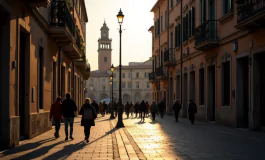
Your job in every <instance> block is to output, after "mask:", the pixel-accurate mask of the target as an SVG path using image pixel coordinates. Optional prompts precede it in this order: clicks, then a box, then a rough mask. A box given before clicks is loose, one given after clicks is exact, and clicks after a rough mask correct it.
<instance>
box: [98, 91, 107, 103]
mask: <svg viewBox="0 0 265 160" xmlns="http://www.w3.org/2000/svg"><path fill="white" fill-rule="evenodd" d="M108 97H109V96H108V95H107V94H105V93H102V94H101V95H100V99H99V100H100V101H101V100H102V99H106V98H108Z"/></svg>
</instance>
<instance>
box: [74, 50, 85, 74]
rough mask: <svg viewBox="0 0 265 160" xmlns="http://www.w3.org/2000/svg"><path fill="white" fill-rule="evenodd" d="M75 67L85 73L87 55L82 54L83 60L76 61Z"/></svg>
mask: <svg viewBox="0 0 265 160" xmlns="http://www.w3.org/2000/svg"><path fill="white" fill-rule="evenodd" d="M75 66H76V68H78V69H80V70H81V72H84V71H85V70H86V69H87V60H86V54H85V53H84V52H83V54H82V58H81V59H79V60H76V64H75Z"/></svg>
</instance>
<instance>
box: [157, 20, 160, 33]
mask: <svg viewBox="0 0 265 160" xmlns="http://www.w3.org/2000/svg"><path fill="white" fill-rule="evenodd" d="M157 26H158V31H157V34H158V35H159V34H160V19H158V24H157Z"/></svg>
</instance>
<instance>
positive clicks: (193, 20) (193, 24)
mask: <svg viewBox="0 0 265 160" xmlns="http://www.w3.org/2000/svg"><path fill="white" fill-rule="evenodd" d="M195 15H196V10H195V7H192V26H191V30H192V32H191V33H192V35H194V34H195V23H196V19H195Z"/></svg>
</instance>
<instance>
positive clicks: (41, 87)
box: [38, 47, 44, 109]
mask: <svg viewBox="0 0 265 160" xmlns="http://www.w3.org/2000/svg"><path fill="white" fill-rule="evenodd" d="M38 72H39V74H38V76H39V78H38V79H39V87H38V90H39V101H38V102H39V109H43V107H44V106H43V103H44V55H43V48H42V47H39V71H38Z"/></svg>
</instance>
